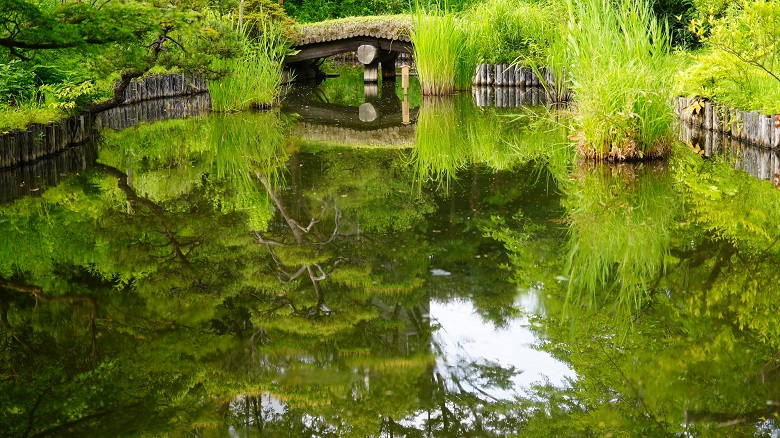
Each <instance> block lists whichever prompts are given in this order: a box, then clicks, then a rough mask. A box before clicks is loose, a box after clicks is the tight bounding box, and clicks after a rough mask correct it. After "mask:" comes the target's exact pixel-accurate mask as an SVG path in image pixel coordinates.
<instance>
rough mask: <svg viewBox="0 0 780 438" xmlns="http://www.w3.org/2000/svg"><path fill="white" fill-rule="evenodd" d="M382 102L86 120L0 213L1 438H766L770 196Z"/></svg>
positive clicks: (690, 165) (772, 324)
mask: <svg viewBox="0 0 780 438" xmlns="http://www.w3.org/2000/svg"><path fill="white" fill-rule="evenodd" d="M529 96H530V95H529ZM515 97H516V96H515ZM536 98H537V101H538V96H536ZM403 100H404V99H403V97H402V94H401V93H399V92H398V91H397V90H394V89H392V88H384V89H381V88H380V89H377V90H367V91H366V93H364V92H363V91H362V90H361V89H359V88H358V89H357V90H356V88H355V86H354V82H350V81H347V80H341V81H340V80H336V81H328V82H326V83H325V84H323V85H321V86H320V87H313V88H308V89H303V90H298V91H296V92H294V93H292V94H291V95H290V97H289V98H288V100H287V101H286V102H285V103H284V105H283V106H282V109H281V110H280V111H272V112H269V113H240V114H231V115H217V114H215V115H210V116H204V117H200V118H191V119H185V120H173V121H166V122H156V123H152V124H146V125H142V126H139V127H135V128H130V129H126V130H123V131H107V132H105V133H104V136H103V139H102V141H101V143H100V144H99V145H97V146H95V148H96V153H94V154H91V155H89V156H90V157H93V158H91V159H90V160H89V164H88V165H83V166H81V167H80V168H79V169H78V171H73V172H70V173H68V175H66V176H62V177H59V178H57V179H56V180H57V182H58V183H57V184H56V185H53V184H50V186H49V187H46V186H44V185H43V184H41V186H40V187H37V186H36V188H34V189H32V191H31V192H29V193H30V196H26V197H22V198H18V197H16V199H14V197H8V198H3V199H13V200H9V201H7V202H5V203H4V204H0V316H1V317H2V318H0V321H1V322H2V336H1V337H0V345H1V346H2V353H0V354H1V355H2V358H3V360H2V365H0V373H2V378H1V379H0V424H2V425H3V426H2V430H3V431H4V432H3V435H4V436H14V437H16V436H19V437H22V436H79V437H81V436H164V435H173V436H180V435H182V436H192V435H194V436H207V437H228V436H242V437H243V436H284V437H299V436H300V437H308V436H355V437H364V436H388V437H389V436H394V437H400V436H408V437H439V436H442V437H450V436H451V437H463V436H472V437H481V436H529V437H536V436H777V435H778V433H777V430H778V429H777V420H776V418H777V415H778V413H777V412H778V405H780V385H779V384H778V382H780V359H778V357H780V353H778V351H780V333H778V332H779V331H780V313H779V312H778V310H779V309H778V306H779V305H778V303H780V300H778V298H779V297H780V264H778V262H780V244H778V240H780V228H779V227H778V224H779V223H780V195H779V194H778V192H777V190H775V189H774V187H773V186H772V184H771V183H770V182H769V181H762V180H759V179H756V178H754V177H752V176H750V175H748V174H746V173H744V172H742V171H739V170H734V167H733V166H732V164H733V163H732V162H731V161H730V160H729V159H728V158H718V157H715V158H711V159H707V160H704V159H702V158H701V157H700V155H699V154H697V153H695V152H691V151H690V150H688V149H687V148H685V147H682V146H681V147H680V148H679V149H678V150H677V151H676V152H675V155H674V156H673V157H672V158H671V159H670V160H668V161H665V162H662V163H652V164H645V165H620V166H610V165H593V164H589V163H581V162H578V161H577V159H576V157H575V156H574V154H573V152H572V148H571V146H569V145H568V141H567V135H568V134H569V133H568V132H567V131H566V126H567V123H566V116H565V114H562V113H552V114H551V115H550V116H549V118H540V117H539V116H540V115H542V114H546V110H543V109H540V108H535V109H534V108H531V109H518V108H477V107H475V106H474V104H473V99H472V96H470V95H458V96H455V97H453V98H446V99H431V100H429V99H421V98H420V97H419V95H418V94H417V95H416V97H415V95H414V93H413V94H412V96H411V97H408V98H407V99H406V102H404V101H403ZM366 104H369V105H368V106H367V105H366ZM361 105H363V106H362V107H361ZM405 108H408V109H409V111H408V114H405V113H406V111H404V109H405ZM519 113H522V114H524V115H525V117H521V118H518V117H517V116H516V115H517V114H519ZM94 156H96V157H97V158H96V161H95V159H94ZM39 183H40V182H39ZM28 184H36V181H35V180H31V181H30V182H28ZM2 189H3V190H9V191H10V189H11V188H10V187H3V188H2Z"/></svg>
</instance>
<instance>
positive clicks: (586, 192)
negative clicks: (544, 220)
mask: <svg viewBox="0 0 780 438" xmlns="http://www.w3.org/2000/svg"><path fill="white" fill-rule="evenodd" d="M565 204H566V208H567V210H568V213H569V233H570V239H569V260H568V268H567V271H568V273H569V290H568V295H567V308H568V309H569V310H570V311H572V312H576V310H577V309H581V308H596V307H601V306H602V305H605V304H606V305H612V306H614V307H615V308H616V309H617V310H618V312H619V315H620V316H622V317H627V315H630V314H631V313H633V312H635V311H637V310H639V309H640V308H641V307H642V305H643V304H644V303H645V302H646V297H647V293H648V291H649V290H650V288H651V287H652V285H651V282H652V281H654V280H656V279H658V278H659V275H661V274H662V273H663V272H664V270H665V268H666V260H667V256H668V253H669V244H670V232H671V222H672V221H673V219H674V216H675V215H676V213H677V208H675V207H676V206H677V205H678V204H677V202H676V201H675V196H674V191H673V185H672V183H671V180H670V178H669V177H668V176H663V175H662V174H660V171H659V172H657V171H656V170H655V169H652V168H649V167H634V166H628V165H624V166H618V167H615V166H608V165H583V166H581V168H580V169H579V174H578V175H576V180H573V181H572V185H571V187H570V188H569V190H568V196H567V199H566V201H565Z"/></svg>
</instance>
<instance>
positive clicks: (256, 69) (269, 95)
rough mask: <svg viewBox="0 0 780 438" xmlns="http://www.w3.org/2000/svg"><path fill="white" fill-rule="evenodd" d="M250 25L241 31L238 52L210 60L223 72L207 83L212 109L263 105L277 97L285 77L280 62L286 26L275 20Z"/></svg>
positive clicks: (284, 52) (286, 46)
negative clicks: (240, 50)
mask: <svg viewBox="0 0 780 438" xmlns="http://www.w3.org/2000/svg"><path fill="white" fill-rule="evenodd" d="M255 18H257V17H255ZM218 19H219V20H224V19H225V18H224V17H220V18H218ZM249 29H251V31H249V30H248V31H245V33H244V34H242V35H241V36H242V37H241V38H240V44H241V45H242V53H241V55H240V56H238V57H236V58H233V59H218V60H215V61H213V62H212V67H213V68H214V69H215V70H217V71H222V72H225V76H224V77H222V78H220V79H218V80H215V81H211V82H210V83H209V92H210V93H211V102H212V107H213V109H214V110H215V111H238V110H243V109H247V108H265V107H269V106H271V105H272V104H274V103H275V102H276V100H277V98H278V97H279V94H280V92H281V86H282V81H283V80H284V76H283V65H282V64H283V62H284V57H285V56H286V55H287V54H288V53H289V52H290V42H289V40H288V39H287V37H285V36H284V32H285V28H283V27H281V26H280V25H277V24H275V23H274V22H262V23H260V22H255V21H253V22H252V23H251V28H249ZM237 30H238V29H237V28H235V29H234V31H237Z"/></svg>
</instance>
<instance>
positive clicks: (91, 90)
mask: <svg viewBox="0 0 780 438" xmlns="http://www.w3.org/2000/svg"><path fill="white" fill-rule="evenodd" d="M40 90H41V92H42V93H43V94H44V96H45V100H46V104H47V105H49V106H51V107H53V108H55V109H60V110H63V111H65V112H72V111H74V110H76V109H77V108H83V107H84V106H86V105H88V104H90V103H92V102H95V101H96V100H98V99H99V98H101V97H104V98H105V97H108V94H107V93H105V92H101V90H100V89H99V88H98V87H97V86H96V85H95V84H94V83H93V82H92V81H89V80H87V81H83V82H80V83H72V82H65V83H59V84H56V85H43V86H41V88H40Z"/></svg>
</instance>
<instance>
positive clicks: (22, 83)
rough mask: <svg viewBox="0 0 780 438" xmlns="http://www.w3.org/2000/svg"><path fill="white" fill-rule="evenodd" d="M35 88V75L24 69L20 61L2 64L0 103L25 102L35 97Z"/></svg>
mask: <svg viewBox="0 0 780 438" xmlns="http://www.w3.org/2000/svg"><path fill="white" fill-rule="evenodd" d="M35 88H36V86H35V75H34V74H33V72H31V71H29V70H26V69H24V68H22V67H21V66H20V62H19V60H16V59H12V60H10V61H8V63H0V102H8V103H10V104H11V105H14V104H17V103H21V102H25V101H27V100H30V99H32V98H33V97H34V95H35Z"/></svg>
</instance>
